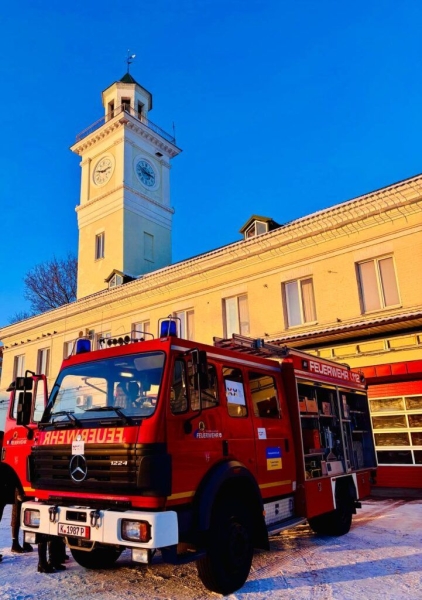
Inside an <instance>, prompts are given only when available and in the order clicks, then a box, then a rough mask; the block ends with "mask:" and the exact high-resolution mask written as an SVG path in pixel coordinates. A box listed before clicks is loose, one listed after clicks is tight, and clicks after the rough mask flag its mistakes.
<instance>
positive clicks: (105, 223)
mask: <svg viewBox="0 0 422 600" xmlns="http://www.w3.org/2000/svg"><path fill="white" fill-rule="evenodd" d="M102 102H103V106H104V111H105V115H104V117H103V118H102V119H100V120H99V121H97V122H96V123H94V124H93V125H91V126H90V127H88V128H87V129H85V130H84V131H83V132H82V133H80V134H79V135H78V136H77V139H76V143H75V144H74V145H73V146H72V147H71V150H72V151H73V152H75V154H78V155H79V156H80V157H81V163H80V165H81V168H82V173H81V195H80V204H79V205H78V206H77V207H76V212H77V216H78V229H79V249H78V290H77V297H78V299H79V298H84V297H85V296H88V295H90V294H94V293H95V292H99V291H101V290H104V289H107V287H108V283H107V281H109V280H110V281H113V282H116V281H119V282H122V281H125V280H127V278H128V277H129V278H131V277H132V278H134V277H138V276H140V275H143V274H144V273H147V272H149V271H155V270H156V269H160V268H162V267H165V266H167V265H169V264H171V228H172V217H173V213H174V210H173V208H172V207H171V204H170V160H171V159H172V158H173V157H174V156H177V155H178V154H179V153H180V149H179V148H178V147H177V146H176V143H175V139H174V136H172V135H170V134H168V133H166V132H165V131H164V130H162V129H161V128H160V127H158V126H157V125H155V124H154V123H153V122H152V121H150V119H149V112H150V111H151V109H152V95H151V93H150V92H148V91H147V90H146V89H145V88H143V87H142V86H141V85H139V84H138V83H137V82H136V81H135V80H134V79H133V77H132V76H131V75H130V74H129V73H126V75H124V77H122V79H120V81H116V82H115V83H113V84H112V85H111V86H109V87H108V88H107V89H106V90H104V92H103V93H102ZM113 272H118V273H119V274H120V276H119V278H117V279H116V278H115V277H114V278H111V279H110V276H111V275H112V274H113Z"/></svg>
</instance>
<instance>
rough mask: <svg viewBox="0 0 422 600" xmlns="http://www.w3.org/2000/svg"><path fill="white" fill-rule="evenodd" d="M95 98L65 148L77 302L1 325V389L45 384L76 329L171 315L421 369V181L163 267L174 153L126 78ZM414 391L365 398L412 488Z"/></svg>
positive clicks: (145, 326)
mask: <svg viewBox="0 0 422 600" xmlns="http://www.w3.org/2000/svg"><path fill="white" fill-rule="evenodd" d="M123 79H125V78H123ZM123 101H125V102H128V104H126V105H125V104H124V103H123ZM103 104H104V108H105V117H104V119H102V120H101V122H100V123H99V124H96V125H95V128H93V129H92V128H88V130H86V132H83V134H82V136H81V137H80V138H79V139H78V140H77V142H76V143H75V145H74V146H73V147H72V150H73V151H74V152H76V153H77V154H79V155H80V156H81V167H82V177H81V200H80V205H79V207H78V208H77V215H78V227H79V257H78V258H79V273H78V300H77V301H76V302H74V303H71V304H68V305H65V306H62V307H60V308H58V309H55V310H52V311H49V312H47V313H44V314H42V315H38V316H35V317H32V318H30V319H27V320H25V321H21V322H18V323H14V324H13V325H9V326H7V327H4V328H2V329H1V330H0V339H1V340H2V342H3V344H4V361H3V371H2V377H1V382H0V391H2V390H4V389H5V388H6V387H7V385H8V384H9V383H10V382H11V381H12V380H13V379H14V377H15V376H16V375H19V374H22V373H23V372H24V370H25V369H30V370H34V371H37V372H39V371H43V372H45V373H47V375H48V377H49V380H50V383H52V382H53V381H54V378H55V376H56V374H57V373H58V370H59V368H60V364H61V361H62V359H63V358H64V357H66V356H67V355H68V354H70V352H71V351H72V348H73V343H74V341H75V339H76V338H77V337H78V336H79V335H88V336H90V337H91V339H92V340H93V343H94V345H97V346H98V344H101V343H103V342H101V340H103V339H107V337H124V335H126V334H128V335H131V336H132V337H136V336H137V334H138V335H139V332H141V331H146V332H149V333H151V334H153V335H155V336H156V335H157V334H158V326H159V320H160V319H161V318H163V317H166V316H168V315H173V316H175V317H177V318H178V319H179V321H178V322H179V325H180V328H181V333H182V335H183V336H184V337H187V338H190V339H196V340H198V341H201V342H206V343H212V341H213V337H215V336H216V337H229V336H231V335H232V333H240V334H242V335H246V336H251V337H256V338H264V339H265V340H268V341H275V342H276V343H279V344H287V345H291V346H295V347H300V348H304V349H308V350H310V351H312V352H315V353H318V354H319V355H320V356H323V357H329V358H331V359H333V360H337V361H339V362H342V363H344V362H346V363H348V364H350V365H351V366H354V367H361V368H367V369H371V368H373V367H374V366H385V368H387V366H388V365H391V364H406V365H409V364H410V363H412V364H413V366H414V369H417V368H418V367H417V365H418V361H421V359H422V277H421V276H420V274H421V273H422V176H416V177H413V178H410V179H407V180H404V181H401V182H399V183H396V184H393V185H391V186H388V187H385V188H383V189H381V190H377V191H374V192H372V193H370V194H366V195H364V196H361V197H359V198H355V199H352V200H349V201H347V202H343V203H341V204H338V205H336V206H334V207H331V208H328V209H324V210H321V211H319V212H316V213H314V214H311V215H308V216H307V217H304V218H301V219H297V220H296V221H293V222H290V223H288V224H286V225H277V224H276V223H275V222H274V221H272V220H270V219H266V218H264V217H259V216H254V217H253V218H251V219H250V221H249V222H248V223H247V226H246V227H243V228H242V232H243V234H244V238H243V239H241V240H240V241H238V242H235V243H233V244H231V245H229V246H225V247H223V248H217V249H215V250H213V251H211V252H208V253H206V254H203V255H201V256H197V257H195V258H192V259H188V260H185V261H183V262H180V263H177V264H171V216H172V213H173V209H172V207H171V204H170V179H169V172H170V160H171V159H172V158H173V157H175V156H176V155H177V154H178V153H179V152H180V150H179V149H178V148H177V146H176V144H175V141H174V139H173V138H171V136H168V134H165V132H163V131H162V130H160V129H159V128H157V127H156V126H152V124H151V123H150V121H149V117H148V111H149V110H150V108H151V106H152V97H151V95H149V93H148V92H146V90H144V88H142V87H141V86H139V84H137V83H136V82H135V81H134V80H133V81H132V80H128V79H126V80H125V81H123V80H122V81H121V82H116V83H115V84H113V85H112V86H110V88H108V89H107V90H106V91H105V92H104V94H103ZM116 110H118V112H116ZM157 154H161V156H157ZM322 203H323V201H322ZM273 216H275V217H276V216H277V215H273ZM240 225H241V224H240V223H239V224H236V225H234V227H235V226H237V228H238V227H239V226H240ZM270 225H271V226H270ZM102 234H104V235H103V238H102V239H103V242H101V235H102ZM148 236H150V237H149V238H148ZM151 237H152V239H151ZM101 244H103V245H101ZM158 248H161V250H160V251H158ZM148 258H149V259H151V258H152V260H148ZM415 365H416V367H415ZM406 368H407V367H406ZM390 370H391V368H390ZM415 372H416V371H415V370H414V373H415ZM368 373H372V371H371V372H370V371H368ZM374 377H375V379H376V374H375V375H374ZM417 378H419V379H418V380H420V381H421V382H422V363H421V365H420V375H418V376H416V375H415V374H414V377H413V379H417ZM374 389H375V388H374ZM412 390H413V393H411V394H410V395H409V397H410V398H411V399H412V402H413V404H411V405H412V406H413V408H412V409H409V410H407V408H403V410H402V412H401V413H400V410H398V411H397V410H395V409H394V410H388V408H391V407H392V406H393V404H391V403H390V404H388V403H385V404H383V403H382V402H381V404H380V403H379V400H380V399H379V398H378V397H377V395H376V393H375V395H373V398H374V402H375V401H377V402H378V404H374V406H375V407H379V406H381V410H380V411H379V414H378V413H376V411H375V413H374V414H375V416H377V415H378V416H379V417H380V419H381V420H378V421H375V423H376V424H379V425H380V429H379V431H378V430H376V432H377V431H378V433H379V434H380V435H385V434H387V435H388V436H389V437H387V438H386V437H384V438H382V437H379V438H378V439H379V441H380V444H379V446H378V447H377V450H379V452H387V451H390V455H389V456H390V458H388V461H389V462H388V461H387V463H386V464H396V463H394V462H391V461H394V460H396V459H397V460H398V463H397V464H398V466H400V465H401V464H402V463H401V462H400V456H399V454H398V453H400V452H402V453H403V452H404V453H407V454H406V457H407V458H406V461H408V462H406V463H403V464H406V466H408V467H412V469H413V472H414V473H415V475H414V476H412V477H413V479H414V480H415V481H418V480H419V481H420V485H421V486H422V384H421V387H420V390H419V387H418V385H417V384H416V387H415V386H414V387H413V388H412ZM415 390H416V391H415ZM418 390H419V391H418ZM382 393H383V394H384V396H383V398H384V397H386V396H385V390H384V391H383V392H382ZM395 393H396V392H394V391H393V396H392V398H393V400H394V398H396V399H398V398H399V396H400V393H399V392H397V393H396V395H394V394H395ZM387 399H390V400H391V398H390V397H389V396H388V394H387ZM405 403H406V396H405V395H403V407H405ZM399 405H400V403H397V402H396V408H397V406H399ZM406 406H407V405H406ZM409 406H410V405H409ZM409 416H410V417H415V418H413V419H409ZM382 417H392V418H391V419H390V420H389V421H388V420H387V421H385V420H384V421H382ZM394 417H397V418H396V419H394ZM399 417H400V418H399ZM397 423H399V424H400V427H397ZM389 425H391V427H389ZM395 434H400V435H401V434H402V435H401V437H400V435H399V437H398V438H397V437H394V435H395ZM414 434H416V435H414ZM406 436H407V438H406ZM406 439H407V440H408V442H406V441H405V440H406ZM376 440H377V438H376ZM397 440H398V441H400V442H402V443H401V444H398V445H397V444H396V442H397ZM390 442H391V443H390ZM394 453H396V454H394ZM380 456H384V455H381V454H380ZM409 457H410V458H409ZM410 459H411V461H412V462H409V460H410ZM386 460H387V459H386ZM418 461H420V462H418ZM419 469H420V470H419ZM409 472H410V471H409ZM415 478H416V479H415ZM418 478H419V479H418ZM411 479H412V478H411ZM413 479H412V481H413ZM410 485H413V484H412V483H410Z"/></svg>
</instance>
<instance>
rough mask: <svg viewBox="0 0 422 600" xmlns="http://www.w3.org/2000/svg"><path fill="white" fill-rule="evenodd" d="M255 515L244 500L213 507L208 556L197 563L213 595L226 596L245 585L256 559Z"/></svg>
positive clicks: (200, 575)
mask: <svg viewBox="0 0 422 600" xmlns="http://www.w3.org/2000/svg"><path fill="white" fill-rule="evenodd" d="M251 523H253V515H252V514H251V511H250V510H249V509H248V508H247V507H246V506H242V505H241V501H240V499H239V501H237V502H236V501H233V500H232V501H231V500H224V499H222V498H220V500H219V501H217V503H216V505H215V506H214V508H213V512H212V517H211V524H210V529H209V532H208V537H207V543H206V548H205V556H203V557H202V558H200V559H199V560H198V561H197V562H196V567H197V570H198V575H199V578H200V579H201V581H202V583H203V584H204V586H205V587H206V588H208V589H209V590H211V591H212V592H217V593H219V594H223V595H227V594H231V593H232V592H235V591H236V590H238V589H239V588H241V587H242V586H243V584H244V583H245V581H246V580H247V578H248V575H249V571H250V569H251V564H252V557H253V543H252V529H251Z"/></svg>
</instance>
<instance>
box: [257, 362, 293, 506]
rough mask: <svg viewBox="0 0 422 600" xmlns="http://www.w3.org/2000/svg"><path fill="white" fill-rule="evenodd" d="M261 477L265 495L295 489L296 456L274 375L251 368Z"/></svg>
mask: <svg viewBox="0 0 422 600" xmlns="http://www.w3.org/2000/svg"><path fill="white" fill-rule="evenodd" d="M248 384H249V385H248V389H249V395H250V405H251V412H252V420H253V426H254V436H255V447H256V457H257V467H258V480H259V485H260V486H261V489H262V492H263V495H267V496H271V495H275V494H288V493H291V492H292V489H293V482H294V481H295V480H296V476H295V458H294V450H293V439H292V432H291V426H290V422H289V416H288V413H287V410H286V409H285V408H284V406H285V405H284V403H283V397H282V390H281V387H280V383H279V382H278V380H277V377H276V376H275V374H274V375H273V374H272V373H270V372H268V371H260V370H258V369H256V370H255V369H254V370H251V369H249V370H248Z"/></svg>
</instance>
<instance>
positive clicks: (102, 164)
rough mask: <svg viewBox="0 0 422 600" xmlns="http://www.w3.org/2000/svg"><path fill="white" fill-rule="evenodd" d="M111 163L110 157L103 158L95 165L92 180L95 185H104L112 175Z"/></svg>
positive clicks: (112, 165)
mask: <svg viewBox="0 0 422 600" xmlns="http://www.w3.org/2000/svg"><path fill="white" fill-rule="evenodd" d="M113 167H114V164H113V161H112V159H111V157H110V156H103V158H101V159H100V160H99V161H98V162H97V164H96V165H95V169H94V174H93V180H94V183H95V184H96V185H104V184H105V183H107V181H108V180H109V179H110V177H111V176H112V174H113Z"/></svg>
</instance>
